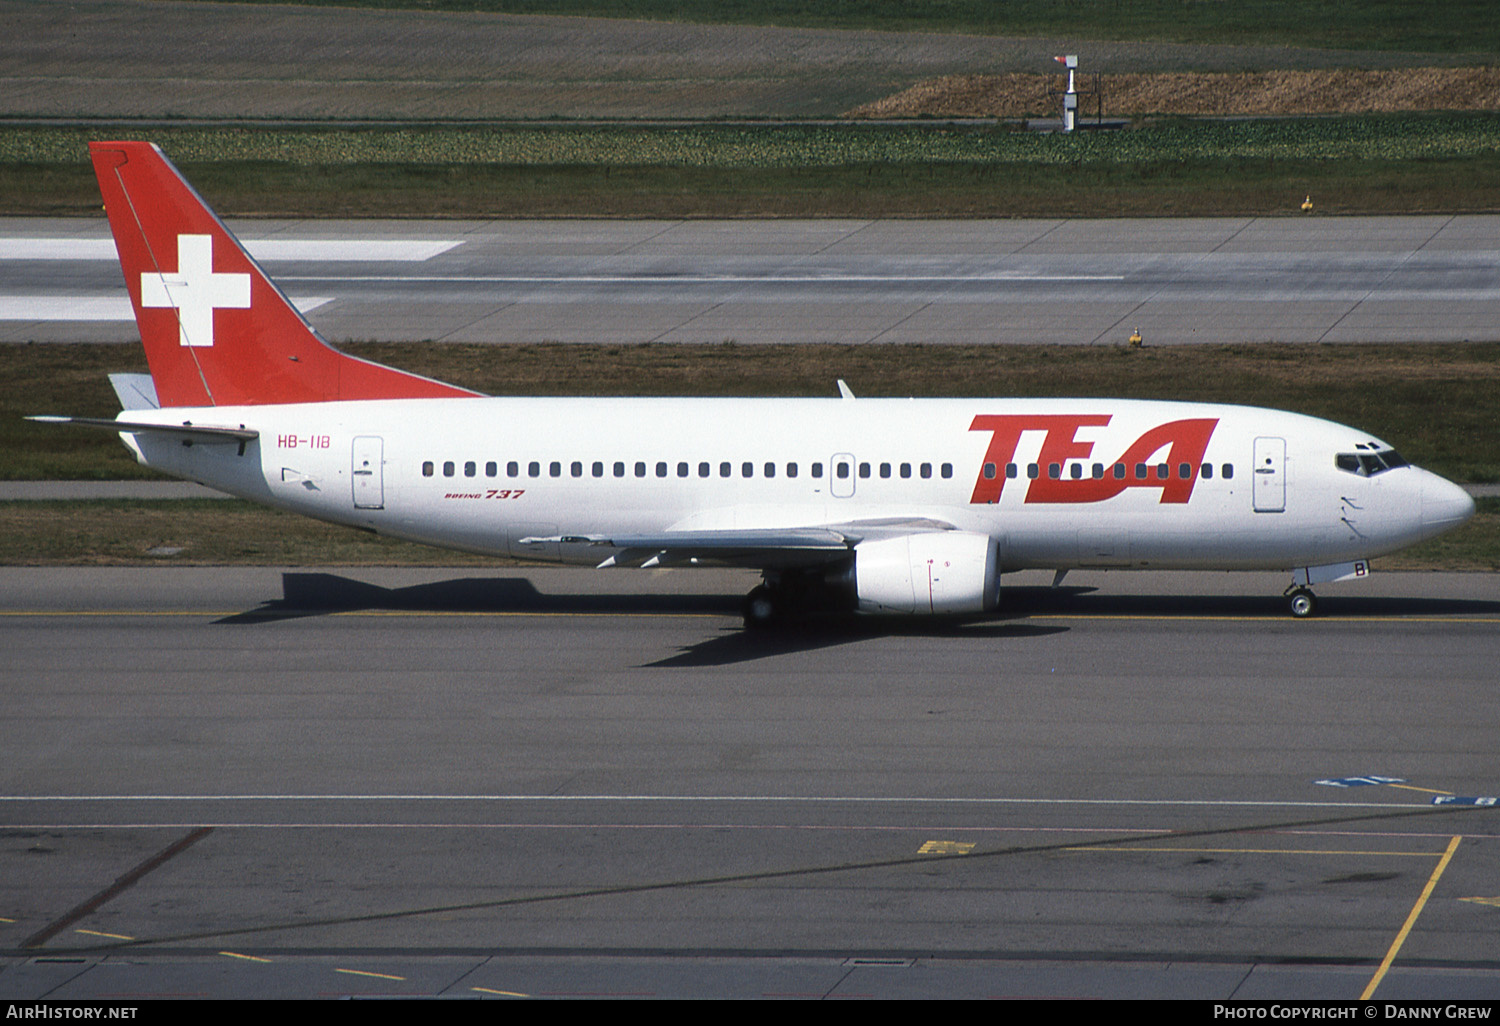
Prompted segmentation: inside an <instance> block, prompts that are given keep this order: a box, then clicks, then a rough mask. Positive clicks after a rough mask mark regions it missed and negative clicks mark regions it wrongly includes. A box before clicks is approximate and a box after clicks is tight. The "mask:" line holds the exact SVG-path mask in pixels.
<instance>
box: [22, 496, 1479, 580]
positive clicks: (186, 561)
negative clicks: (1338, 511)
mask: <svg viewBox="0 0 1500 1026" xmlns="http://www.w3.org/2000/svg"><path fill="white" fill-rule="evenodd" d="M516 562H518V561H517V560H512V559H503V558H491V557H485V556H472V555H468V554H466V553H462V552H451V551H448V550H446V549H434V548H429V547H428V546H425V545H413V544H411V543H409V542H400V541H393V540H391V539H389V538H379V537H376V536H374V535H371V534H367V533H365V532H363V531H356V530H354V529H352V528H348V527H338V526H335V525H333V524H324V523H320V522H319V521H316V520H309V519H308V518H306V517H299V516H296V515H294V514H291V513H282V512H279V511H277V510H271V509H264V508H262V507H259V506H253V505H251V504H249V503H246V502H239V501H236V500H227V499H225V500H220V499H204V500H163V501H136V500H97V501H87V502H0V565H3V566H186V565H195V566H204V565H207V566H314V565H340V566H504V565H513V564H514V563H516ZM1376 567H1377V569H1381V570H1500V499H1480V500H1479V513H1478V515H1477V516H1475V517H1474V519H1473V520H1471V521H1469V523H1467V524H1465V525H1464V526H1463V527H1461V528H1459V529H1458V530H1456V531H1454V532H1452V533H1450V534H1447V535H1444V536H1443V537H1441V538H1436V539H1434V540H1432V541H1430V542H1426V543H1424V544H1422V545H1419V546H1417V547H1415V548H1412V549H1408V550H1406V551H1405V552H1401V553H1398V554H1396V555H1394V556H1387V557H1383V558H1381V559H1380V560H1378V561H1377V562H1376Z"/></svg>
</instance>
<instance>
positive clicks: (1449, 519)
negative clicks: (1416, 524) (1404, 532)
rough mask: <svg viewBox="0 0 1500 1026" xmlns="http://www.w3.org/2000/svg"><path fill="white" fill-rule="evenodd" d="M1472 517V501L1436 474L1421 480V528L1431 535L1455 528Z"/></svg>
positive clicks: (1456, 486)
mask: <svg viewBox="0 0 1500 1026" xmlns="http://www.w3.org/2000/svg"><path fill="white" fill-rule="evenodd" d="M1473 515H1474V500H1473V498H1472V497H1471V496H1470V495H1469V493H1468V492H1466V491H1464V490H1463V489H1462V488H1460V487H1459V486H1458V485H1456V484H1454V483H1453V482H1452V481H1445V480H1443V479H1442V478H1440V477H1438V476H1437V475H1436V474H1428V475H1427V476H1426V477H1425V478H1423V479H1422V526H1423V527H1424V528H1425V529H1426V530H1428V531H1430V532H1432V533H1433V534H1436V533H1438V532H1439V531H1446V530H1448V529H1450V528H1453V527H1457V526H1458V525H1459V524H1461V523H1463V522H1464V521H1465V520H1468V519H1469V518H1470V517H1472V516H1473Z"/></svg>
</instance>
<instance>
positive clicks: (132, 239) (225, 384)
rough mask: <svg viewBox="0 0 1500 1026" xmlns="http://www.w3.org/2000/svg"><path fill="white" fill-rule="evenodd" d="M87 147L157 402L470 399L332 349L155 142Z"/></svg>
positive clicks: (464, 391) (217, 403)
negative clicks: (149, 367)
mask: <svg viewBox="0 0 1500 1026" xmlns="http://www.w3.org/2000/svg"><path fill="white" fill-rule="evenodd" d="M89 151H90V155H91V156H92V157H93V161H94V172H95V174H97V175H98V177H99V190H100V192H102V193H103V195H104V209H105V211H106V212H107V213H108V214H109V227H110V230H111V231H112V232H114V236H115V248H116V249H117V250H118V251H119V254H120V269H121V270H122V271H124V272H125V286H126V288H127V289H129V291H130V302H131V303H132V305H134V307H135V320H136V324H137V325H138V326H139V327H140V332H141V341H142V342H143V343H145V346H146V360H147V362H148V363H149V364H150V365H151V377H152V380H153V381H154V382H155V384H156V395H157V399H158V401H159V402H160V403H161V405H162V406H239V405H265V404H271V403H314V402H331V401H334V400H339V399H430V398H439V397H453V396H473V395H477V394H478V393H475V392H470V391H468V390H467V389H462V388H457V387H455V386H453V385H445V384H443V383H442V382H440V381H433V380H431V379H429V378H423V377H420V376H418V375H415V374H408V373H406V372H405V371H399V370H395V369H393V368H391V367H383V366H381V365H380V364H378V363H370V362H369V361H367V360H360V359H357V358H355V357H352V356H346V355H345V354H343V353H340V352H338V351H337V350H334V349H331V348H329V347H328V346H327V345H326V344H325V343H324V342H323V340H322V339H320V338H319V337H318V336H317V334H316V333H315V332H314V331H313V330H312V328H311V326H309V325H308V323H307V322H306V321H305V320H303V319H302V315H301V314H300V313H298V312H297V310H296V308H295V307H293V306H292V304H291V303H290V302H288V301H287V298H286V296H284V295H282V293H281V290H280V289H278V288H277V287H276V286H275V285H273V284H272V283H271V280H270V279H269V278H267V277H266V275H265V273H264V272H263V271H262V270H261V269H260V267H258V266H257V265H256V263H255V261H254V260H252V259H250V255H249V254H248V253H246V252H245V249H244V247H243V246H241V245H240V243H239V240H238V239H236V238H235V237H234V235H233V234H231V233H230V231H229V229H228V228H226V227H225V226H224V223H223V222H222V221H220V220H219V218H218V217H217V216H216V215H215V214H214V212H213V211H212V210H210V209H208V205H207V204H206V203H204V202H203V199H202V197H200V196H199V195H198V194H197V193H196V192H195V191H194V190H193V187H192V186H191V185H189V184H188V183H187V181H186V180H185V179H184V178H183V177H182V174H181V173H180V172H179V171H178V170H177V168H175V167H174V166H173V165H172V162H171V161H169V160H167V158H166V157H165V156H163V154H162V152H161V150H160V149H158V148H157V147H156V146H155V145H154V144H153V143H147V142H94V143H89Z"/></svg>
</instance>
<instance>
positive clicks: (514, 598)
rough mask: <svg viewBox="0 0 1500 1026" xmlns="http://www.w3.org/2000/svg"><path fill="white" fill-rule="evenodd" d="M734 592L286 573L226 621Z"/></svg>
mask: <svg viewBox="0 0 1500 1026" xmlns="http://www.w3.org/2000/svg"><path fill="white" fill-rule="evenodd" d="M740 602H741V600H740V598H739V597H738V596H732V595H599V594H572V595H549V594H546V593H545V592H541V591H538V590H537V589H536V586H535V585H533V584H532V583H531V582H530V581H529V580H527V579H526V578H524V577H461V578H457V579H454V580H451V581H432V582H429V583H427V584H413V585H409V586H407V587H404V588H385V587H382V586H380V585H378V584H368V583H366V582H364V581H356V580H353V579H351V578H348V577H340V576H339V575H337V574H329V573H284V574H282V575H281V597H280V598H276V599H269V600H267V601H265V602H262V603H261V604H260V605H259V606H257V607H256V608H255V609H251V610H247V611H246V612H243V613H235V614H234V615H232V616H227V617H225V618H223V619H221V620H218V621H216V622H218V623H223V624H256V623H270V622H273V621H277V620H296V619H300V618H303V617H308V616H327V615H328V614H330V613H354V612H361V611H364V610H386V611H391V612H402V613H586V614H596V615H601V616H608V615H611V614H615V615H626V614H632V615H648V616H649V615H653V614H655V615H672V614H678V615H681V614H684V613H721V614H723V615H725V616H733V615H737V614H738V613H739V609H740Z"/></svg>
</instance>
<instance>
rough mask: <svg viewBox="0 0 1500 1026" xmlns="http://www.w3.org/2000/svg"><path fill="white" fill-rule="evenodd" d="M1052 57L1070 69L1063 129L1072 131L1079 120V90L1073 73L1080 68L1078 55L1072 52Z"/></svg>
mask: <svg viewBox="0 0 1500 1026" xmlns="http://www.w3.org/2000/svg"><path fill="white" fill-rule="evenodd" d="M1052 59H1053V60H1055V61H1057V63H1059V64H1061V65H1062V66H1063V67H1065V68H1067V69H1068V91H1067V92H1065V93H1063V131H1064V132H1071V131H1073V129H1074V128H1076V127H1077V122H1078V90H1077V89H1076V88H1075V87H1074V85H1073V75H1074V72H1076V71H1077V69H1078V55H1077V54H1076V53H1070V54H1068V55H1067V56H1066V57H1054V58H1052Z"/></svg>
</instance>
